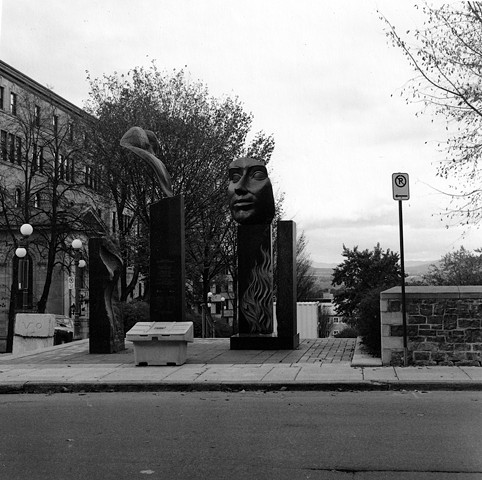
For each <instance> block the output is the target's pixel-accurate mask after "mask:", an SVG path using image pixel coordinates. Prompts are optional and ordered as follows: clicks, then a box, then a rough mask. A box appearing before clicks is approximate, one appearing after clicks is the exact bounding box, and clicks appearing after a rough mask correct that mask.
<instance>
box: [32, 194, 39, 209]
mask: <svg viewBox="0 0 482 480" xmlns="http://www.w3.org/2000/svg"><path fill="white" fill-rule="evenodd" d="M40 204H41V198H40V193H36V194H35V195H34V196H33V206H34V207H35V208H40Z"/></svg>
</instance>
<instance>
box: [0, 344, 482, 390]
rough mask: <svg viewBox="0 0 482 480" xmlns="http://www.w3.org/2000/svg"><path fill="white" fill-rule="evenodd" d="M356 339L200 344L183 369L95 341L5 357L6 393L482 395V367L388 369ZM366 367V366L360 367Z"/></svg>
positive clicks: (1, 382) (1, 379) (0, 369)
mask: <svg viewBox="0 0 482 480" xmlns="http://www.w3.org/2000/svg"><path fill="white" fill-rule="evenodd" d="M355 343H356V341H355V340H354V339H314V340H303V341H302V343H301V345H300V348H299V349H298V350H294V351H291V350H283V351H261V350H246V351H241V350H229V340H228V339H195V341H194V343H192V344H189V345H188V360H187V362H186V363H185V364H184V365H181V366H167V367H155V366H149V367H138V366H135V364H134V352H133V346H132V343H130V342H126V347H127V348H126V350H124V351H123V352H120V353H116V354H111V355H95V354H93V355H91V354H89V343H88V340H81V341H78V342H73V343H70V344H64V345H58V346H55V347H50V348H48V349H45V350H42V351H40V352H34V353H30V354H23V355H17V356H13V355H9V354H3V355H0V393H41V392H88V391H89V392H94V391H95V392H111V391H163V390H185V391H191V390H248V389H249V390H280V389H282V390H399V389H405V390H481V391H482V368H481V367H406V368H404V367H381V366H376V365H377V363H378V364H379V361H378V362H377V359H373V358H371V357H367V356H364V355H363V354H362V353H361V352H360V350H359V348H357V347H356V345H355ZM356 365H358V366H356Z"/></svg>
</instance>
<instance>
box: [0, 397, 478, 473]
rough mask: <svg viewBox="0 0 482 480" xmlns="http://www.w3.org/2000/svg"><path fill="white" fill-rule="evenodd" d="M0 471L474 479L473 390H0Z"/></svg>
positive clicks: (475, 421) (475, 408)
mask: <svg viewBox="0 0 482 480" xmlns="http://www.w3.org/2000/svg"><path fill="white" fill-rule="evenodd" d="M0 414H1V417H0V418H1V430H2V435H1V436H0V478H2V479H9V480H16V479H19V480H20V479H22V480H23V479H27V478H28V479H35V480H44V479H45V480H46V479H48V480H55V479H62V480H65V479H73V480H76V479H92V480H95V479H106V480H108V479H129V480H131V479H183V480H187V479H210V480H216V479H230V480H233V479H242V480H244V479H250V480H252V479H276V480H279V479H280V480H284V479H286V480H288V479H290V480H292V479H294V480H297V479H343V480H344V479H355V480H358V479H377V480H378V479H385V478H386V479H404V480H405V479H417V480H418V479H420V480H421V479H429V480H431V479H433V480H435V479H437V480H440V479H442V480H444V479H457V480H461V479H462V480H469V479H470V480H473V479H482V393H481V392H433V391H431V392H429V391H426V392H424V391H393V392H290V391H278V392H264V391H241V392H236V393H233V392H151V393H147V392H139V393H74V394H67V393H66V394H50V395H45V394H38V395H0Z"/></svg>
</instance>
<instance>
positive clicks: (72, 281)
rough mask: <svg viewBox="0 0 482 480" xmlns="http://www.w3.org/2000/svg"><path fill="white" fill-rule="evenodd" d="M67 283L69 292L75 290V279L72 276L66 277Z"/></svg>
mask: <svg viewBox="0 0 482 480" xmlns="http://www.w3.org/2000/svg"><path fill="white" fill-rule="evenodd" d="M67 283H68V285H69V290H73V289H74V288H75V277H73V276H70V277H68V279H67Z"/></svg>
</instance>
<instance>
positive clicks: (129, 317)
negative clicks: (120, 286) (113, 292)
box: [122, 300, 151, 333]
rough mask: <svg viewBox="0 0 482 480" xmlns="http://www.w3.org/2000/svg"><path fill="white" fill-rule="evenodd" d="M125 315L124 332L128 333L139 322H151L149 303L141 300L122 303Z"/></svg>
mask: <svg viewBox="0 0 482 480" xmlns="http://www.w3.org/2000/svg"><path fill="white" fill-rule="evenodd" d="M122 315H123V317H124V333H127V332H128V331H129V330H130V329H131V328H132V327H133V326H134V325H135V324H136V323H137V322H150V321H151V319H150V313H149V304H148V303H147V302H143V301H140V300H134V301H132V302H128V303H124V304H123V305H122Z"/></svg>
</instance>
